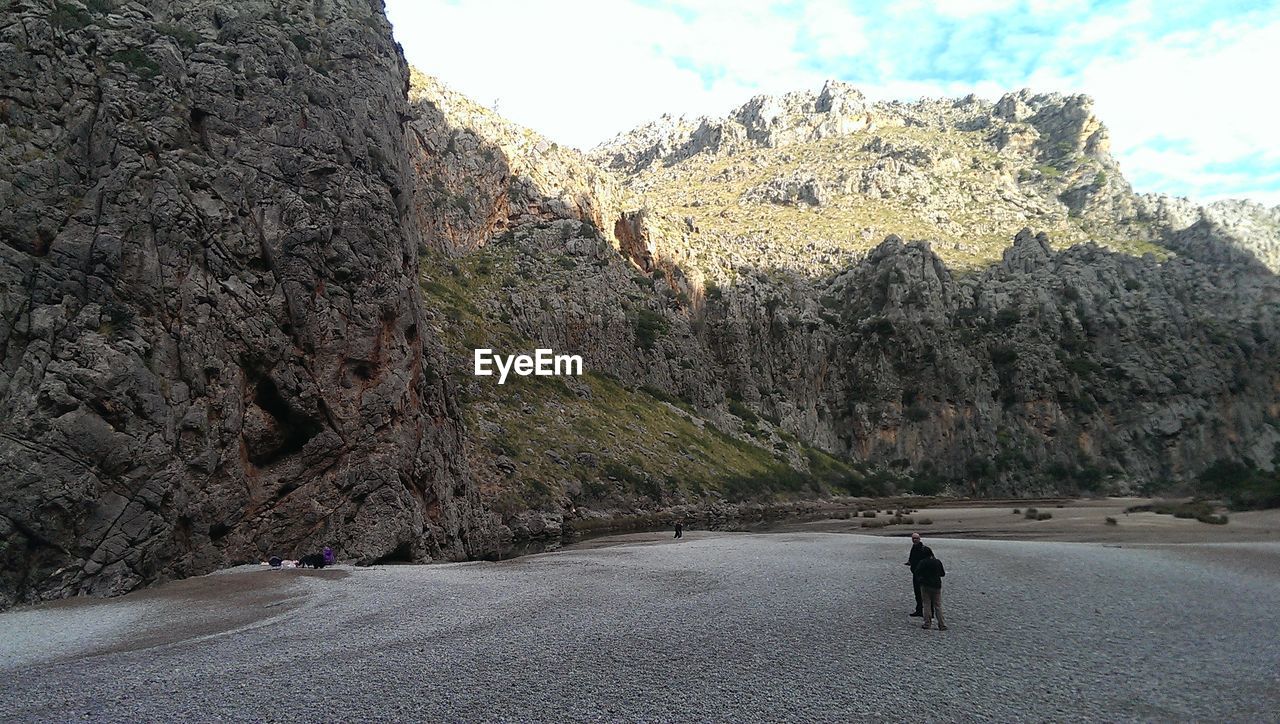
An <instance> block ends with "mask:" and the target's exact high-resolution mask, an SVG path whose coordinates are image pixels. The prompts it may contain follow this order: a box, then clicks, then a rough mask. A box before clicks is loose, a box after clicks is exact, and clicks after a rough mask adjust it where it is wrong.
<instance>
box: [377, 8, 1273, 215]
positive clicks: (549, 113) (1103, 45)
mask: <svg viewBox="0 0 1280 724" xmlns="http://www.w3.org/2000/svg"><path fill="white" fill-rule="evenodd" d="M386 4H387V15H388V17H389V18H390V19H391V22H392V24H393V26H394V28H395V35H396V39H397V40H398V41H399V42H400V43H401V45H402V46H403V47H404V53H405V57H406V58H407V59H408V61H409V62H410V63H411V64H413V65H415V66H417V67H418V68H420V69H421V70H423V71H424V72H426V73H428V74H430V75H434V76H436V77H438V78H440V79H441V80H442V81H444V82H445V84H446V85H448V86H450V87H451V88H453V89H455V90H457V91H460V92H462V93H465V94H467V95H468V96H470V97H471V98H472V99H473V100H475V101H477V102H479V103H482V104H484V105H487V106H491V107H494V106H496V108H497V110H498V111H499V112H500V113H501V114H502V115H504V116H506V117H507V118H509V119H511V120H513V121H515V122H517V123H519V124H521V125H524V126H528V127H529V128H532V129H534V130H536V131H538V132H540V133H542V134H543V135H545V136H547V137H548V138H550V139H552V140H553V141H556V142H558V143H562V144H565V145H569V146H576V147H578V148H581V149H584V150H585V149H589V148H591V147H593V146H595V145H596V144H598V143H601V142H603V141H606V140H608V139H609V138H612V137H613V136H615V135H616V134H618V133H622V132H624V131H626V130H629V129H631V128H634V127H635V126H638V125H641V124H643V123H645V122H647V121H651V120H653V119H655V118H657V117H658V116H661V115H662V114H664V113H670V114H671V115H675V116H679V115H689V116H697V115H702V114H708V115H716V116H719V115H724V114H725V113H727V112H728V111H730V110H732V109H733V108H735V107H737V106H738V105H741V104H742V103H743V102H745V101H746V100H747V99H749V98H750V97H751V96H754V95H757V94H760V93H784V92H788V91H793V90H801V89H806V88H808V89H812V90H814V91H816V90H818V89H819V88H821V86H822V83H823V81H824V80H826V79H828V78H834V79H838V80H844V81H848V82H851V83H854V84H856V85H857V86H858V87H859V88H860V89H861V90H862V91H863V92H864V93H866V94H867V96H868V97H870V98H872V99H875V100H889V99H898V100H913V99H916V98H920V97H926V96H928V97H958V96H963V95H966V94H968V93H976V94H977V95H979V96H981V97H984V98H989V99H991V100H996V99H998V98H999V97H1000V95H1001V94H1003V93H1004V92H1006V91H1009V90H1016V89H1018V88H1024V87H1026V88H1032V89H1034V90H1036V91H1042V92H1044V91H1058V92H1064V93H1068V92H1070V93H1077V92H1079V93H1087V94H1089V95H1090V96H1092V97H1093V98H1094V101H1095V106H1094V108H1095V112H1096V113H1097V115H1098V116H1099V117H1100V118H1101V119H1102V121H1103V123H1105V124H1106V125H1107V127H1108V129H1109V130H1110V133H1111V142H1112V152H1113V154H1114V155H1115V156H1116V157H1117V158H1118V159H1119V161H1120V164H1121V169H1122V170H1123V172H1124V174H1125V176H1126V177H1127V178H1128V179H1129V181H1130V183H1132V184H1133V185H1134V187H1135V189H1136V190H1138V191H1158V192H1163V193H1169V194H1174V195H1178V196H1188V197H1191V198H1194V199H1197V200H1200V201H1210V200H1214V199H1219V198H1250V199H1254V200H1256V201H1260V202H1262V203H1264V204H1267V205H1277V204H1280V140H1278V138H1277V126H1280V93H1277V92H1276V87H1277V86H1280V80H1277V75H1278V71H1280V0H1277V1H1276V2H1237V1H1234V0H1216V1H1200V0H1179V1H1178V2H1159V3H1158V2H1151V1H1150V0H952V1H939V2H929V1H926V0H896V1H894V2H883V3H877V2H837V1H836V0H811V1H809V2H800V1H798V0H777V1H773V2H766V1H764V0H759V1H753V0H702V1H699V2H693V1H688V0H686V1H681V0H594V1H592V0H523V1H521V0H386Z"/></svg>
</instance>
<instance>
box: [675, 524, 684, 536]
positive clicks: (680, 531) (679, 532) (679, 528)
mask: <svg viewBox="0 0 1280 724" xmlns="http://www.w3.org/2000/svg"><path fill="white" fill-rule="evenodd" d="M676 537H677V538H683V537H684V523H683V522H682V521H679V520H677V521H676Z"/></svg>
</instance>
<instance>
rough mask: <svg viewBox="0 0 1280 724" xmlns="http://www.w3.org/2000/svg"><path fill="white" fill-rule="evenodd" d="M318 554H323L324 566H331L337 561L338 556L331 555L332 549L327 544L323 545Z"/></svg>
mask: <svg viewBox="0 0 1280 724" xmlns="http://www.w3.org/2000/svg"><path fill="white" fill-rule="evenodd" d="M320 554H321V555H323V556H324V564H325V565H326V566H332V565H333V564H335V563H337V562H338V557H337V556H335V555H333V549H332V548H330V547H329V546H325V547H324V550H323V551H321V552H320Z"/></svg>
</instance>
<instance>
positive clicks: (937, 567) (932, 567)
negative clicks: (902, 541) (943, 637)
mask: <svg viewBox="0 0 1280 724" xmlns="http://www.w3.org/2000/svg"><path fill="white" fill-rule="evenodd" d="M915 570H916V585H917V586H919V587H920V593H921V594H923V595H924V625H923V626H921V627H920V628H929V624H930V622H931V621H932V620H933V617H934V615H935V614H936V615H937V617H938V630H939V631H946V630H947V624H946V623H945V622H944V621H943V620H942V577H943V576H945V575H947V572H946V570H944V569H943V567H942V561H940V560H938V559H937V558H934V557H933V550H932V549H931V548H929V546H925V547H924V558H923V559H922V560H921V561H920V562H919V563H917V564H916V569H915Z"/></svg>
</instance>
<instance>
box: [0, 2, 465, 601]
mask: <svg viewBox="0 0 1280 724" xmlns="http://www.w3.org/2000/svg"><path fill="white" fill-rule="evenodd" d="M407 80H408V69H407V67H406V66H405V63H404V60H403V58H402V57H401V54H400V50H399V47H398V46H397V45H396V44H395V43H394V42H393V41H392V40H391V34H390V28H389V26H388V25H387V22H386V20H385V18H384V16H383V13H382V9H381V7H380V4H379V3H376V2H375V3H369V2H360V1H355V0H351V1H345V0H338V1H336V2H326V3H318V4H317V3H310V2H292V3H236V4H228V3H222V4H208V3H201V2H194V1H192V2H171V1H159V0H157V1H156V2H148V3H128V4H125V3H119V4H118V5H112V4H110V3H103V2H98V3H84V4H81V3H74V2H73V3H52V2H35V1H33V2H15V3H10V4H9V6H8V9H7V10H6V11H5V13H4V16H3V26H2V27H0V99H2V100H0V123H2V125H0V149H3V154H4V155H3V157H2V158H0V202H2V204H0V206H2V210H0V239H2V240H3V242H4V243H3V244H0V304H2V305H3V313H2V314H0V357H2V358H3V365H2V368H0V441H2V443H0V481H2V485H3V487H0V540H2V541H3V543H0V563H2V565H0V605H5V604H10V603H14V602H20V601H30V600H35V599H38V598H44V597H56V596H64V595H71V594H77V593H89V594H114V593H119V592H123V591H127V590H129V589H131V588H134V587H136V586H138V585H140V584H142V583H149V582H152V581H156V580H163V579H165V578H171V577H179V576H185V575H191V574H197V573H205V572H208V571H210V570H213V569H215V568H218V567H221V566H226V565H229V564H234V563H241V562H248V561H257V560H260V559H265V557H266V556H267V555H270V554H273V553H274V554H279V555H284V556H291V555H299V554H301V553H305V552H308V551H313V550H318V549H319V548H320V547H321V546H324V545H331V546H333V547H335V549H336V550H337V552H338V554H339V555H340V556H341V557H343V558H346V559H354V560H357V561H363V562H372V561H376V560H380V559H386V558H393V559H402V560H425V559H439V558H463V557H467V556H469V555H474V554H477V553H479V552H483V548H484V545H485V543H484V540H483V535H484V530H485V523H484V518H483V513H482V511H481V509H480V506H479V501H478V498H477V496H476V490H475V488H474V486H473V485H472V484H471V480H470V477H469V474H468V470H467V464H466V461H465V459H464V457H463V455H462V444H463V443H462V438H463V428H462V426H461V424H460V419H459V411H458V408H457V405H456V402H455V400H454V399H453V397H452V394H451V392H450V390H449V389H448V388H447V387H446V384H445V376H444V375H443V374H441V369H440V368H441V364H442V360H443V356H442V354H441V352H440V350H439V346H438V342H437V341H435V340H432V339H430V338H429V336H428V330H427V329H426V328H425V326H424V324H423V323H422V320H421V314H422V311H421V300H420V296H419V291H418V284H417V278H416V277H417V271H418V249H417V246H418V238H419V236H420V233H419V231H418V230H417V229H416V227H415V224H414V221H413V220H414V217H413V215H412V214H409V213H407V210H408V208H409V206H410V205H411V201H410V197H411V195H412V193H413V181H412V177H411V175H410V170H409V166H408V158H409V156H408V154H407V152H406V146H405V131H404V124H405V122H406V120H407V118H408V113H407V111H408V109H407V106H406V99H405V87H406V85H407Z"/></svg>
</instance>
